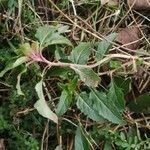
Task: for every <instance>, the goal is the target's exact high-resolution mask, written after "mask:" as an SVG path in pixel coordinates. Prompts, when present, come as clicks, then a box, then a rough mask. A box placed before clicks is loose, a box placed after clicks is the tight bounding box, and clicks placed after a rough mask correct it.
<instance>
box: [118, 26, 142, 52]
mask: <svg viewBox="0 0 150 150" xmlns="http://www.w3.org/2000/svg"><path fill="white" fill-rule="evenodd" d="M117 41H118V42H119V43H120V44H122V45H126V46H125V47H126V48H129V49H131V50H136V49H137V48H138V46H139V44H140V31H139V28H138V27H135V26H133V27H129V28H123V29H121V30H120V31H119V33H118V38H117ZM130 43H131V44H130Z"/></svg>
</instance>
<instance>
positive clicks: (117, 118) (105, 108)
mask: <svg viewBox="0 0 150 150" xmlns="http://www.w3.org/2000/svg"><path fill="white" fill-rule="evenodd" d="M90 99H91V100H93V101H94V106H93V107H94V108H95V110H97V111H98V113H99V115H101V116H103V117H104V118H105V119H107V120H109V121H111V122H113V123H117V124H124V123H125V122H124V121H123V119H122V116H121V114H120V112H119V111H118V110H117V109H116V107H115V106H114V105H112V102H111V101H109V100H108V99H107V96H106V94H105V93H102V92H98V91H96V90H95V89H91V93H90Z"/></svg>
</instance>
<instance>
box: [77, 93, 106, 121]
mask: <svg viewBox="0 0 150 150" xmlns="http://www.w3.org/2000/svg"><path fill="white" fill-rule="evenodd" d="M76 99H77V103H76V105H77V107H78V109H80V110H81V112H82V113H84V114H85V115H87V117H89V118H90V119H92V120H94V121H103V120H104V118H103V117H102V116H100V115H99V113H98V111H96V110H94V108H93V103H94V101H93V100H91V99H89V95H88V94H86V93H85V92H82V93H80V94H79V95H77V97H76Z"/></svg>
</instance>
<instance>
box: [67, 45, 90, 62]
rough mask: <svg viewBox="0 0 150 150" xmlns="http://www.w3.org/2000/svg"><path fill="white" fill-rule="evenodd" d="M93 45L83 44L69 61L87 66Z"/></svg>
mask: <svg viewBox="0 0 150 150" xmlns="http://www.w3.org/2000/svg"><path fill="white" fill-rule="evenodd" d="M90 49H91V43H86V42H82V43H80V44H79V45H78V46H77V47H75V48H74V49H73V50H72V52H71V55H70V57H69V59H70V60H71V61H72V62H73V63H76V64H86V63H87V61H88V58H89V55H90Z"/></svg>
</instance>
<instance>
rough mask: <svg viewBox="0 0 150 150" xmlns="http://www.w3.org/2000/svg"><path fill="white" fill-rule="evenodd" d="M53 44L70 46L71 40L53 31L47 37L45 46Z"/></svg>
mask: <svg viewBox="0 0 150 150" xmlns="http://www.w3.org/2000/svg"><path fill="white" fill-rule="evenodd" d="M53 44H66V45H69V46H72V44H71V42H70V41H69V40H68V39H67V38H66V37H64V36H62V35H60V34H59V33H53V34H52V36H51V38H49V40H48V41H47V43H46V46H48V45H53Z"/></svg>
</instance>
